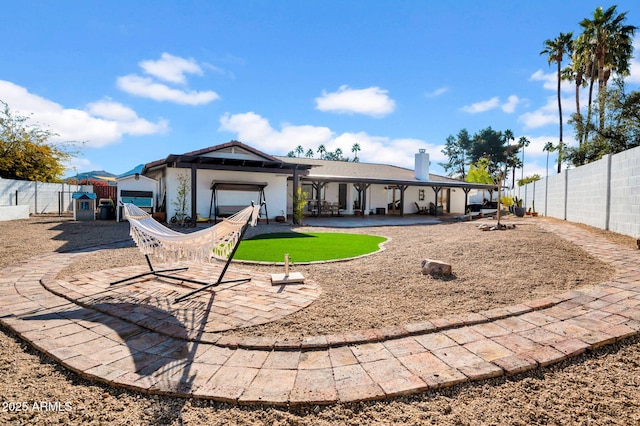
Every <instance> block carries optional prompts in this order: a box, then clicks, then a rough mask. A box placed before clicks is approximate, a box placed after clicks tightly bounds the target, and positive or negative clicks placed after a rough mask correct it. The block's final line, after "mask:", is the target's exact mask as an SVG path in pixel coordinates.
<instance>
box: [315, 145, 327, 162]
mask: <svg viewBox="0 0 640 426" xmlns="http://www.w3.org/2000/svg"><path fill="white" fill-rule="evenodd" d="M317 152H318V154H320V159H321V160H323V159H324V154H325V153H326V152H327V148H325V147H324V145H322V144H321V145H320V146H319V147H318V151H317Z"/></svg>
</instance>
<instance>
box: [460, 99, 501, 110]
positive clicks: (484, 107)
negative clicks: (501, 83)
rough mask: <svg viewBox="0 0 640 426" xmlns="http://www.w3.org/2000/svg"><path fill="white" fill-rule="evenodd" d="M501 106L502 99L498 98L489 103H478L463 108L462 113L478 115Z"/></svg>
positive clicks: (490, 100)
mask: <svg viewBox="0 0 640 426" xmlns="http://www.w3.org/2000/svg"><path fill="white" fill-rule="evenodd" d="M498 106H500V99H499V98H498V97H497V96H496V97H493V98H491V99H489V100H488V101H482V102H476V103H475V104H471V105H465V106H463V107H462V111H464V112H468V113H469V114H477V113H480V112H486V111H489V110H492V109H494V108H497V107H498Z"/></svg>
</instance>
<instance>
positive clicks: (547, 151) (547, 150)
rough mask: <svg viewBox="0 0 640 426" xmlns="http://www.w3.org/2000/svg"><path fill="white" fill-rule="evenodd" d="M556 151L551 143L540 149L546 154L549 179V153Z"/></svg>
mask: <svg viewBox="0 0 640 426" xmlns="http://www.w3.org/2000/svg"><path fill="white" fill-rule="evenodd" d="M555 150H556V147H555V146H553V143H551V142H547V143H546V144H545V145H544V148H542V151H546V153H547V177H549V153H550V152H553V151H555Z"/></svg>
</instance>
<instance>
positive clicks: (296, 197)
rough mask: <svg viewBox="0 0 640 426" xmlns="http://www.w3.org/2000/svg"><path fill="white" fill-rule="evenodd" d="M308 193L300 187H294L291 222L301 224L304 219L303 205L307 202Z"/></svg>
mask: <svg viewBox="0 0 640 426" xmlns="http://www.w3.org/2000/svg"><path fill="white" fill-rule="evenodd" d="M308 196H309V194H308V193H306V192H303V191H302V188H301V187H298V188H296V191H295V192H294V193H293V223H294V224H296V225H302V219H304V207H305V206H306V204H307V197H308Z"/></svg>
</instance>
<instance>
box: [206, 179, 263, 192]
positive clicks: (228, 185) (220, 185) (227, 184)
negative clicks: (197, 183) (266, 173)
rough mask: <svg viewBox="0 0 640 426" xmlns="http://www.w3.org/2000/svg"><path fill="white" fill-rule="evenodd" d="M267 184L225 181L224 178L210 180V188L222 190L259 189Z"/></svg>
mask: <svg viewBox="0 0 640 426" xmlns="http://www.w3.org/2000/svg"><path fill="white" fill-rule="evenodd" d="M267 185H269V184H268V183H267V182H241V181H231V180H228V181H225V180H214V181H213V182H211V189H212V190H214V191H215V190H223V191H225V190H226V191H261V190H263V189H264V188H265V187H266V186H267Z"/></svg>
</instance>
